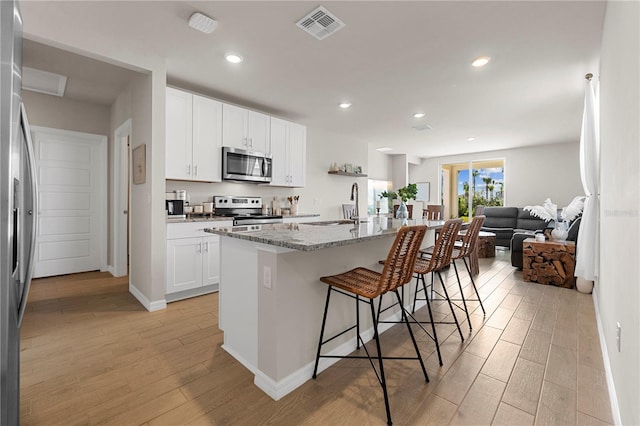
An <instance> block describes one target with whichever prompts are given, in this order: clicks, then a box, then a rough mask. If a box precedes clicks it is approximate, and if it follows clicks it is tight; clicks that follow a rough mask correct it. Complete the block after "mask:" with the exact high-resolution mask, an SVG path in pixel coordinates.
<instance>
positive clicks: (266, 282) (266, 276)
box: [262, 266, 271, 288]
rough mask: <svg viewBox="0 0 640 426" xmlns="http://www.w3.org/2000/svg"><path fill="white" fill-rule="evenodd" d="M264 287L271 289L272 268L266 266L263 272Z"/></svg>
mask: <svg viewBox="0 0 640 426" xmlns="http://www.w3.org/2000/svg"><path fill="white" fill-rule="evenodd" d="M262 285H263V286H265V287H266V288H271V267H269V266H265V267H264V269H263V270H262Z"/></svg>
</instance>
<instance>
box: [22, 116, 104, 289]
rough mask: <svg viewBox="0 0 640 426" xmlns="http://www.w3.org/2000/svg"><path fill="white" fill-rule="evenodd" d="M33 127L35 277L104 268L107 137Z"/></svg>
mask: <svg viewBox="0 0 640 426" xmlns="http://www.w3.org/2000/svg"><path fill="white" fill-rule="evenodd" d="M32 130H33V132H32V133H33V141H34V146H35V156H36V171H37V179H38V185H39V191H38V237H37V244H36V255H35V272H34V275H35V276H36V277H45V276H51V275H61V274H70V273H76V272H85V271H94V270H104V269H105V268H106V258H105V254H106V247H105V245H106V227H105V226H104V224H105V222H106V221H105V212H106V188H105V186H106V176H105V175H106V137H104V136H98V135H90V134H84V133H77V132H68V131H62V130H55V129H40V128H35V129H32Z"/></svg>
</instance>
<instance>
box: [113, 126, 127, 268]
mask: <svg viewBox="0 0 640 426" xmlns="http://www.w3.org/2000/svg"><path fill="white" fill-rule="evenodd" d="M131 130H132V127H131V119H130V118H129V119H127V120H126V121H125V122H124V123H122V124H121V125H120V127H118V128H117V129H116V130H115V132H113V176H111V178H112V182H113V184H112V186H111V187H112V188H113V189H112V191H113V210H112V214H113V228H112V230H111V234H112V241H113V247H112V256H111V259H112V261H113V270H112V271H111V274H112V275H113V276H114V277H123V276H125V275H127V274H128V273H129V271H128V265H127V263H128V262H127V253H128V252H129V250H128V247H127V240H128V239H127V225H128V224H129V223H130V222H131V211H128V212H127V214H126V215H124V214H123V213H122V212H123V211H124V210H126V209H127V205H129V206H130V205H131V204H130V203H129V200H128V199H127V197H130V188H131V184H130V182H131V177H130V174H127V173H126V172H127V170H126V167H127V155H128V154H129V153H128V150H129V148H128V147H127V139H129V145H131V143H132V141H131ZM125 176H129V179H128V181H126V180H125Z"/></svg>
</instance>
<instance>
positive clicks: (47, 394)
mask: <svg viewBox="0 0 640 426" xmlns="http://www.w3.org/2000/svg"><path fill="white" fill-rule="evenodd" d="M480 270H481V274H480V277H479V278H478V283H479V285H480V286H481V290H480V291H481V294H482V297H483V300H484V301H485V308H486V310H487V315H486V317H484V318H483V316H482V314H481V312H480V311H479V309H476V310H475V311H474V313H473V315H472V324H473V333H471V334H467V331H468V327H467V324H466V322H465V323H464V325H463V331H464V333H465V336H466V339H465V341H464V343H461V342H460V339H459V336H458V334H457V333H454V329H453V328H452V327H451V326H447V325H441V326H439V329H438V330H439V332H440V337H441V339H443V340H444V342H443V343H442V345H441V347H442V352H443V358H444V366H442V367H440V366H439V365H438V363H437V357H436V354H435V352H434V349H435V347H434V345H433V344H432V343H431V342H430V341H427V340H428V339H427V338H426V337H424V335H421V334H420V333H416V334H417V336H419V340H420V342H419V345H420V348H421V351H422V354H423V356H424V358H425V360H426V363H427V370H428V373H429V375H430V378H431V382H430V383H428V384H427V383H425V382H424V377H422V374H421V372H420V370H419V366H418V363H417V362H416V361H388V362H387V363H385V371H386V374H387V377H388V381H389V387H390V400H391V410H392V416H393V420H394V423H395V424H398V425H400V424H411V425H414V424H415V425H426V424H473V425H482V424H505V425H527V424H533V423H535V424H558V425H565V424H566V425H574V424H578V425H597V424H610V423H612V417H611V412H610V408H609V398H608V394H607V387H606V380H605V373H604V369H603V363H602V357H601V353H600V343H599V340H598V334H597V329H596V322H595V314H594V309H593V303H592V299H591V296H590V295H583V294H580V293H578V292H576V291H575V290H565V289H560V288H556V287H551V286H542V285H538V284H532V283H524V282H522V280H521V273H519V272H516V271H515V270H514V268H512V267H511V265H510V262H509V260H508V252H506V253H504V252H499V253H498V257H497V258H496V259H481V265H480ZM451 273H452V272H451ZM447 283H448V284H451V285H453V284H454V283H455V278H453V279H452V275H449V276H448V279H447ZM318 285H324V284H321V283H318ZM456 287H457V285H456ZM453 289H454V288H453V287H451V290H453ZM466 292H467V290H465V293H466ZM217 304H218V296H217V294H212V295H207V296H203V297H199V298H194V299H190V300H185V301H181V302H175V303H172V304H170V305H169V306H168V308H167V309H166V310H163V311H158V312H153V313H148V312H146V311H145V310H144V309H143V308H142V307H141V306H140V305H139V304H138V303H137V301H136V300H135V299H134V298H133V296H131V295H130V294H129V293H128V290H127V279H126V278H112V277H111V276H110V275H109V274H106V273H87V274H78V275H73V276H64V277H54V278H47V279H40V280H36V281H35V283H34V285H33V289H32V292H31V294H30V296H29V303H28V312H27V313H26V315H25V320H24V325H23V327H22V352H21V353H22V374H21V380H22V383H21V399H22V400H21V416H22V424H24V425H57V424H60V425H74V424H113V425H139V424H145V425H182V424H201V425H206V424H216V425H219V424H240V425H253V424H265V423H270V424H277V425H296V424H315V425H334V424H354V425H362V424H372V425H378V424H384V423H385V420H386V418H385V411H384V405H383V400H382V392H381V390H380V387H379V385H378V383H377V381H376V379H375V376H374V375H373V372H372V370H371V368H370V366H369V365H368V363H367V362H366V361H360V360H343V361H340V362H339V363H338V364H336V365H334V366H332V367H330V368H329V369H327V370H326V371H324V372H322V373H321V374H319V375H318V378H317V379H316V380H315V381H314V380H309V381H308V382H307V383H306V384H304V385H303V386H302V387H300V388H298V389H297V390H296V391H294V392H292V393H291V394H289V395H287V396H286V397H285V398H283V399H281V400H280V401H273V400H271V399H270V398H269V397H268V396H266V395H265V394H264V393H262V391H260V390H259V389H258V388H257V387H255V386H254V385H253V376H252V375H251V374H250V373H249V372H248V371H247V370H246V369H245V368H244V367H242V366H241V365H240V364H239V363H238V362H236V361H235V360H234V359H233V358H232V357H231V356H229V355H228V354H227V353H226V352H224V350H222V349H221V344H222V333H221V331H220V330H219V329H218V327H217V311H218V309H217ZM474 307H476V308H477V304H476V305H474ZM444 308H445V307H444V306H440V307H438V308H437V309H438V311H439V312H440V314H439V316H440V317H444V316H445V315H446V312H447V310H446V309H444ZM423 314H424V313H423ZM460 317H462V315H460ZM320 320H321V318H318V328H319V326H320ZM314 332H315V331H314ZM382 345H383V346H382V348H383V352H385V353H387V354H398V355H400V354H404V353H407V354H410V353H411V352H412V350H413V349H412V346H411V343H410V340H409V337H408V333H407V332H406V329H404V328H402V327H400V326H395V327H394V328H392V329H391V330H389V331H387V332H385V333H384V334H383V338H382Z"/></svg>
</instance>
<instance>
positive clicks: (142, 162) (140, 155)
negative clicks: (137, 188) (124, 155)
mask: <svg viewBox="0 0 640 426" xmlns="http://www.w3.org/2000/svg"><path fill="white" fill-rule="evenodd" d="M131 157H132V161H131V162H132V166H133V173H132V174H133V183H134V184H136V185H138V184H141V183H145V180H146V176H147V145H146V144H142V145H138V146H137V147H136V148H134V149H133V153H132V155H131Z"/></svg>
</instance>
